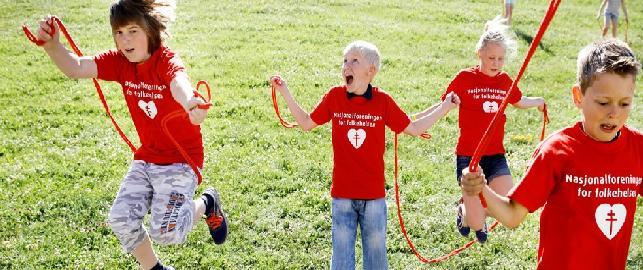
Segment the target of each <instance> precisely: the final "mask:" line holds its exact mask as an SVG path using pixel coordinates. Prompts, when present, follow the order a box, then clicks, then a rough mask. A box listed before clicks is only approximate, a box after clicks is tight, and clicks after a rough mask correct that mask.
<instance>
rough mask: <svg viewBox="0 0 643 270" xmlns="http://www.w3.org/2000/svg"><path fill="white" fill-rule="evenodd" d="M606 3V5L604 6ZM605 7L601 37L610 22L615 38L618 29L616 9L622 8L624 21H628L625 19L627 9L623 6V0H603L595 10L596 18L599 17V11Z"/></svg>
mask: <svg viewBox="0 0 643 270" xmlns="http://www.w3.org/2000/svg"><path fill="white" fill-rule="evenodd" d="M606 4H607V7H606ZM603 8H605V13H604V14H605V20H604V22H603V29H602V31H603V37H605V36H606V35H607V30H608V29H609V26H610V24H611V25H612V37H614V38H616V33H617V29H618V10H619V9H620V8H623V14H625V22H626V23H629V20H628V19H627V9H626V8H625V0H603V2H602V3H601V7H600V8H599V9H598V12H596V19H597V20H598V19H599V18H600V17H601V11H602V10H603Z"/></svg>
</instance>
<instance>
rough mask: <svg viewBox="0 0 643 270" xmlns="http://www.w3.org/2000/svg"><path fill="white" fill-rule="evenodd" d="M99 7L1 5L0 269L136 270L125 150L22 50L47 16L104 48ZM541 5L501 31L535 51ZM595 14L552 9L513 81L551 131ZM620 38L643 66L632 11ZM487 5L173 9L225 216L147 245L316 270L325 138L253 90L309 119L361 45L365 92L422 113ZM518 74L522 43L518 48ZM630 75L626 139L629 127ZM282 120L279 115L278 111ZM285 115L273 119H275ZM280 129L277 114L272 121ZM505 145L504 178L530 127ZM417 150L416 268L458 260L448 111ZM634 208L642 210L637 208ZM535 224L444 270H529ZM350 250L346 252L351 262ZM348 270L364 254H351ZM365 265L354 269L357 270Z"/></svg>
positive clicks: (92, 104) (91, 46) (245, 264)
mask: <svg viewBox="0 0 643 270" xmlns="http://www.w3.org/2000/svg"><path fill="white" fill-rule="evenodd" d="M110 2H111V1H106V0H103V1H81V0H67V1H34V0H23V1H8V0H0V6H2V9H0V56H2V59H3V61H4V64H3V65H1V66H0V75H1V76H0V85H2V89H1V90H0V126H1V127H2V128H1V129H0V190H2V192H0V201H1V202H2V203H1V204H0V268H4V269H7V268H8V269H71V268H77V269H123V268H129V269H133V268H135V267H136V263H135V262H134V259H133V258H132V257H131V256H129V255H123V254H122V253H121V250H120V247H119V245H118V242H117V240H116V237H115V236H114V235H113V234H112V232H111V230H110V228H109V227H108V226H106V223H105V220H106V216H107V213H108V211H109V207H110V205H111V203H112V200H113V199H114V195H115V194H116V191H117V190H118V187H119V185H120V182H121V179H122V177H123V176H124V174H125V172H126V170H127V168H128V165H129V163H130V161H131V153H130V150H129V149H128V148H127V146H126V145H125V144H124V143H123V142H122V141H121V139H120V138H119V136H118V135H117V133H116V132H115V131H114V129H113V127H112V126H111V124H110V122H109V120H108V118H107V117H106V116H105V114H104V112H103V110H102V107H101V105H100V104H99V101H98V98H97V96H96V94H95V90H94V89H93V87H92V84H91V82H90V81H89V80H80V81H76V80H70V79H67V78H65V77H64V76H63V75H62V73H61V72H59V71H58V70H57V69H56V68H55V66H54V65H53V64H52V62H51V61H50V60H49V58H48V57H47V56H46V54H45V53H44V52H43V51H42V49H39V48H37V47H35V46H33V45H32V44H30V43H29V42H28V41H27V39H26V38H25V36H24V34H23V33H22V31H21V29H20V25H21V24H22V23H23V22H27V23H28V24H29V25H30V26H31V28H32V29H33V28H35V20H37V19H39V18H41V17H43V16H45V15H46V14H56V15H58V16H59V17H61V18H62V20H63V21H64V22H65V23H66V25H67V26H68V28H69V31H70V32H71V34H72V35H73V37H74V38H75V39H76V41H77V42H78V44H79V46H80V47H81V50H83V52H85V53H86V54H88V55H92V54H96V53H98V52H101V51H103V50H106V49H110V48H113V47H114V44H113V40H112V38H111V35H110V28H109V23H108V12H107V8H108V6H109V3H110ZM546 6H547V1H519V3H518V6H517V7H516V10H515V23H514V26H513V27H514V28H513V29H514V30H515V31H516V32H518V33H523V34H524V35H527V36H533V35H534V34H535V32H536V29H537V28H538V24H539V22H540V20H541V18H542V16H543V14H544V11H545V9H546ZM596 9H598V3H597V1H591V0H574V1H571V0H570V1H563V3H562V5H561V6H560V9H559V11H558V14H557V16H556V18H555V19H554V21H553V23H552V25H551V27H550V29H549V31H548V32H547V34H546V36H545V38H544V40H543V46H544V48H545V50H543V49H540V50H538V51H537V53H536V55H535V56H534V58H533V60H532V62H531V63H530V66H529V69H528V70H527V72H526V74H525V76H524V78H523V79H522V81H521V83H520V87H521V89H522V90H523V92H524V93H525V94H527V95H531V96H544V97H545V98H546V99H547V102H548V105H549V108H550V114H551V120H552V123H551V124H550V125H549V127H548V131H549V133H550V132H551V131H553V130H557V129H559V128H562V127H565V126H568V125H570V124H572V123H573V122H575V121H577V120H578V119H579V112H578V111H577V110H576V109H575V108H574V106H573V105H572V103H571V101H570V95H569V89H570V87H571V85H572V84H573V83H574V80H575V79H574V78H575V63H576V62H575V59H576V55H577V52H578V50H579V49H580V48H581V47H583V46H584V45H586V44H587V43H589V42H590V41H592V40H594V39H595V38H597V37H598V35H599V34H598V32H599V29H598V24H597V22H596V21H595V20H594V18H593V16H594V14H595V12H596ZM628 11H629V12H630V22H631V26H630V27H629V38H630V41H631V44H632V46H633V48H634V50H635V51H636V53H637V55H639V56H640V55H643V51H642V50H641V45H642V44H643V36H642V32H641V31H640V30H638V29H641V28H640V25H641V24H643V4H642V3H640V1H630V2H628ZM501 12H502V10H501V6H500V4H499V1H498V0H470V1H465V0H454V1H395V2H392V1H384V0H375V1H368V2H367V1H308V0H307V1H205V0H192V1H180V2H179V5H178V9H177V15H178V20H177V21H176V22H175V24H174V25H173V26H172V29H171V30H172V32H173V38H172V39H171V40H169V42H168V44H169V46H170V47H172V48H173V49H174V50H175V51H177V52H178V53H179V54H180V55H181V56H182V58H183V60H184V62H185V64H186V65H187V68H188V71H189V74H190V76H191V78H192V80H193V81H196V80H198V79H205V80H208V81H209V82H210V83H211V85H212V86H213V91H214V93H213V94H214V103H215V107H214V109H212V110H211V111H210V114H209V116H208V119H207V121H206V123H205V124H204V125H203V133H204V137H205V147H206V167H205V171H204V176H205V180H204V181H205V182H204V185H203V186H211V185H213V186H216V187H217V188H218V189H219V190H220V191H221V192H222V194H223V200H224V205H225V208H226V210H227V212H228V217H229V219H230V222H231V223H230V235H229V240H228V242H226V244H225V245H222V246H215V245H212V244H211V243H209V242H208V241H207V240H208V233H207V229H206V226H204V224H199V225H198V226H197V228H196V229H195V231H194V232H193V233H191V234H190V236H189V239H188V241H187V242H186V244H184V245H179V246H170V247H156V250H157V252H158V253H159V254H160V256H161V257H162V258H163V259H164V261H165V262H168V263H171V264H172V265H174V266H175V267H177V269H199V268H202V269H208V268H209V269H216V268H226V269H323V268H328V263H329V260H330V254H331V243H330V195H329V188H330V178H331V169H332V152H331V143H330V134H331V132H330V128H329V127H328V126H326V127H321V128H318V129H316V130H314V131H313V132H311V133H303V132H301V131H298V130H286V129H283V128H281V127H280V126H279V124H278V122H277V120H276V118H275V116H274V112H273V109H272V105H271V102H270V94H269V89H268V84H267V82H266V80H267V78H268V77H269V76H270V75H273V74H281V75H283V76H284V77H285V78H286V79H287V80H288V82H289V85H290V88H291V90H292V91H293V93H294V94H295V96H296V98H297V99H298V101H300V103H301V104H302V105H303V107H304V108H306V109H308V110H310V109H311V108H312V107H313V106H314V104H315V103H316V102H317V101H318V100H319V98H320V97H321V96H322V95H323V93H325V91H327V90H328V89H329V87H330V86H332V85H336V84H339V83H341V77H340V65H341V61H342V55H341V53H342V50H343V48H344V46H346V45H347V44H348V43H349V42H351V41H353V40H356V39H364V40H368V41H371V42H374V43H375V44H376V45H377V46H378V47H379V49H380V51H381V53H382V56H383V68H382V70H381V72H380V73H379V74H378V75H377V76H376V79H375V82H374V83H375V84H376V85H379V86H380V87H382V88H383V89H385V90H387V91H388V92H389V93H390V94H392V95H393V97H394V98H395V99H396V101H397V102H398V103H399V104H400V105H401V107H402V108H403V109H405V110H406V111H408V112H417V111H419V110H421V109H424V108H426V107H427V106H430V105H431V104H433V103H435V102H437V101H438V99H439V95H440V94H441V93H442V92H443V89H444V88H445V87H446V85H447V84H448V83H449V81H450V79H451V78H452V76H453V75H454V74H455V73H456V72H457V71H458V70H460V69H462V68H465V67H469V66H472V65H475V64H476V59H475V57H474V56H475V54H474V46H475V43H476V41H477V39H478V37H479V35H480V34H481V32H482V28H483V25H484V22H485V21H486V20H488V19H491V18H493V17H494V16H495V15H497V14H499V13H501ZM519 45H520V47H519V52H518V56H517V57H516V59H514V60H513V61H512V62H510V63H508V65H507V66H506V70H507V71H508V72H509V73H510V74H512V75H515V74H516V72H517V70H518V68H519V67H520V64H521V63H522V58H523V56H524V54H525V52H526V50H527V48H528V44H527V43H526V41H525V40H524V39H522V38H520V39H519ZM640 85H641V82H640V78H639V86H638V89H637V92H638V93H637V96H636V100H635V103H636V105H635V107H634V108H633V110H632V113H631V115H630V119H629V124H630V125H632V126H634V127H637V128H639V129H641V128H642V127H643V125H642V124H643V117H642V116H643V114H642V113H641V110H640V109H639V106H641V104H642V102H643V100H642V99H641V94H640V93H641V92H640V90H641V89H640ZM103 87H104V88H105V92H106V95H107V98H108V100H109V102H110V104H111V107H112V110H113V112H114V114H115V117H116V118H117V120H118V121H119V123H121V126H122V127H123V128H124V129H125V130H126V133H127V134H128V135H129V137H130V138H132V139H134V140H135V141H136V133H135V131H134V129H133V127H132V124H131V121H130V120H129V118H128V113H127V109H126V107H125V105H124V102H123V100H122V96H121V95H122V94H121V93H120V88H119V86H118V85H116V84H114V83H103ZM282 106H284V104H283V103H282ZM284 109H285V108H284ZM286 115H287V116H289V115H288V114H287V113H286ZM507 115H508V118H509V119H510V121H509V123H508V124H507V128H506V130H507V132H506V135H505V138H506V140H505V146H506V148H507V149H508V159H509V161H510V162H511V169H512V171H513V172H514V177H515V179H519V178H520V177H521V176H522V174H523V171H524V169H525V165H526V160H527V159H528V157H529V156H530V155H531V152H532V151H533V149H534V148H535V146H536V144H537V138H538V135H539V132H540V130H539V128H540V123H541V122H540V121H541V115H540V114H539V113H538V112H537V111H536V110H517V109H514V108H509V109H508V111H507ZM429 132H430V133H431V134H432V135H433V139H431V140H430V141H425V140H420V139H417V138H411V137H408V136H403V137H401V140H400V144H401V148H400V156H401V172H402V175H401V179H400V183H401V189H402V200H403V211H404V215H405V218H406V226H407V229H408V230H409V233H410V236H411V238H412V239H413V241H414V242H415V245H416V246H417V248H418V249H419V250H420V251H421V253H422V254H423V255H424V256H425V257H429V258H432V257H437V256H441V255H443V254H445V253H447V252H449V251H451V250H453V249H455V248H457V247H460V246H461V245H463V244H464V243H465V242H466V241H467V240H465V239H463V238H461V237H459V235H457V233H456V231H455V228H454V227H455V226H454V222H453V218H454V211H453V202H454V201H455V200H456V198H457V197H458V196H459V195H458V194H459V189H458V187H457V186H456V184H455V180H454V178H455V176H454V172H453V171H454V168H453V167H454V164H453V163H454V162H453V148H454V145H455V139H454V138H455V136H456V134H457V113H451V114H450V115H449V116H448V117H447V118H446V119H443V120H441V121H440V122H438V124H437V125H435V126H434V127H433V128H431V129H430V130H429ZM387 136H388V143H387V150H388V151H387V153H386V164H387V168H386V169H387V179H388V181H387V202H388V205H389V223H388V238H387V245H388V256H389V262H390V267H391V268H392V269H417V268H426V267H427V266H426V265H423V264H422V263H420V262H419V261H418V260H417V259H416V258H415V256H414V255H413V254H412V253H411V251H410V249H409V248H408V246H407V244H406V242H405V241H404V238H403V237H402V234H401V232H400V229H399V225H398V223H397V217H396V214H395V211H396V210H395V203H394V192H393V189H392V186H393V181H392V172H393V167H392V162H393V159H392V157H393V155H392V154H393V151H392V148H393V147H392V136H391V134H390V133H388V134H387ZM638 206H639V207H641V206H643V200H641V199H639V200H638ZM538 216H539V215H538V214H533V215H530V216H529V217H528V218H527V219H526V220H525V222H524V223H523V224H522V225H521V226H520V227H519V228H517V229H515V230H507V229H505V228H499V229H497V230H496V231H495V232H494V233H492V234H491V236H490V237H491V238H490V241H489V242H488V244H486V245H485V246H480V245H475V246H473V247H472V248H471V249H469V250H467V251H465V252H463V253H462V254H461V255H458V256H456V257H454V258H451V259H450V260H448V261H445V262H443V263H440V264H437V265H435V267H436V268H440V269H465V268H466V269H486V268H496V269H533V268H534V267H535V259H536V247H537V243H538ZM635 219H636V220H635V229H634V232H633V235H632V241H631V247H630V252H629V257H628V268H631V269H641V268H643V226H641V224H643V214H642V211H641V210H640V209H639V210H638V211H637V214H636V216H635ZM359 246H360V245H359V244H358V254H360V253H361V250H360V247H359ZM358 264H360V265H361V256H360V255H358ZM360 268H361V266H360Z"/></svg>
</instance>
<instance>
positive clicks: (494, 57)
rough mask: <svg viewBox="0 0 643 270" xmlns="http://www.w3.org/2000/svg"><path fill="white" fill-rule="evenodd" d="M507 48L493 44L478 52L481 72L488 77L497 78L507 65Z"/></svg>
mask: <svg viewBox="0 0 643 270" xmlns="http://www.w3.org/2000/svg"><path fill="white" fill-rule="evenodd" d="M505 51H506V50H505V47H503V46H502V45H500V44H498V43H497V42H491V43H489V44H487V45H486V46H484V47H483V48H482V49H480V50H479V51H478V58H480V70H481V71H482V73H484V74H485V75H487V76H491V77H493V76H496V75H498V73H499V72H500V71H502V67H503V66H504V65H505Z"/></svg>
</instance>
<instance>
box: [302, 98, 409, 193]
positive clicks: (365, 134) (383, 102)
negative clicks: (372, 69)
mask: <svg viewBox="0 0 643 270" xmlns="http://www.w3.org/2000/svg"><path fill="white" fill-rule="evenodd" d="M310 117H311V118H312V120H313V121H314V122H315V123H317V124H318V125H322V124H324V123H326V122H328V121H330V120H332V121H333V122H332V125H333V126H332V136H333V156H334V158H333V181H332V186H331V188H330V194H331V196H332V197H334V198H346V199H377V198H383V197H384V196H385V190H384V181H385V180H384V146H385V132H384V131H385V130H384V126H385V125H386V126H387V127H389V128H390V129H391V130H393V131H394V132H396V133H400V132H402V131H404V129H406V127H407V126H408V125H409V123H410V120H409V118H408V116H407V115H406V113H404V111H402V109H400V107H398V106H397V104H396V103H395V101H394V100H393V98H392V97H391V96H390V95H389V94H388V93H386V92H384V91H382V90H380V89H378V88H377V87H373V88H372V98H371V99H370V100H368V99H366V98H365V97H363V96H356V97H352V98H350V99H349V98H348V97H347V92H346V86H336V87H333V88H331V89H330V90H329V91H328V92H327V93H326V94H325V95H324V97H323V98H322V99H321V101H320V102H319V104H317V106H316V107H315V109H314V110H313V112H312V113H311V114H310Z"/></svg>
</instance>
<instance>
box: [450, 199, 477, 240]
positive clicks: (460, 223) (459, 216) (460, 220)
mask: <svg viewBox="0 0 643 270" xmlns="http://www.w3.org/2000/svg"><path fill="white" fill-rule="evenodd" d="M463 220H464V217H463V216H462V204H458V214H457V216H456V219H455V226H456V227H457V228H458V232H460V234H461V235H462V236H467V235H469V232H471V228H469V227H466V226H464V225H463ZM476 233H477V232H476Z"/></svg>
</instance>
